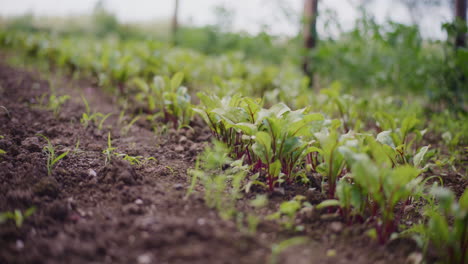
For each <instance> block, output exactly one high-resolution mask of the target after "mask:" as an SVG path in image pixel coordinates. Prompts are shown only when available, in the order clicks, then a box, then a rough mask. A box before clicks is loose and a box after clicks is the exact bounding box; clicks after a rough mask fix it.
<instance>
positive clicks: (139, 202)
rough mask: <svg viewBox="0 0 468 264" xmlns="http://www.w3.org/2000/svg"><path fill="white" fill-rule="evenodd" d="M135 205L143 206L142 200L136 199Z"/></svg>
mask: <svg viewBox="0 0 468 264" xmlns="http://www.w3.org/2000/svg"><path fill="white" fill-rule="evenodd" d="M135 204H136V205H142V204H143V200H141V199H136V200H135Z"/></svg>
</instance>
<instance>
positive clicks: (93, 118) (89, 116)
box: [80, 96, 112, 130]
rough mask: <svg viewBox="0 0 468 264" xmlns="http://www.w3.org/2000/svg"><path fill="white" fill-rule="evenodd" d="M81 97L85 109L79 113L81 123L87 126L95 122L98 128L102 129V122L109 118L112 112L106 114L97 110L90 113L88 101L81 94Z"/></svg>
mask: <svg viewBox="0 0 468 264" xmlns="http://www.w3.org/2000/svg"><path fill="white" fill-rule="evenodd" d="M81 98H82V100H83V103H84V105H85V109H86V111H85V112H84V113H83V114H82V115H81V119H80V122H81V124H82V125H83V126H84V127H85V128H87V127H88V126H89V125H90V124H96V123H97V128H98V130H102V127H103V125H104V122H105V121H106V120H107V118H109V117H110V116H111V115H112V113H108V114H107V115H104V114H102V113H99V112H95V113H91V108H90V107H89V103H88V101H87V100H86V98H85V97H84V96H81ZM99 119H100V120H99Z"/></svg>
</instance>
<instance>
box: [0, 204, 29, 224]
mask: <svg viewBox="0 0 468 264" xmlns="http://www.w3.org/2000/svg"><path fill="white" fill-rule="evenodd" d="M35 211H36V208H35V207H31V208H29V209H28V210H26V211H25V212H24V213H23V212H21V211H20V210H18V209H15V210H14V211H12V212H4V213H0V224H3V223H5V222H6V221H8V220H13V221H14V222H15V224H16V227H18V228H20V227H21V226H22V225H23V223H24V220H26V218H28V217H30V216H31V215H32V214H33V213H34V212H35Z"/></svg>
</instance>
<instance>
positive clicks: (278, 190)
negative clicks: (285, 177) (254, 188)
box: [273, 187, 285, 196]
mask: <svg viewBox="0 0 468 264" xmlns="http://www.w3.org/2000/svg"><path fill="white" fill-rule="evenodd" d="M284 193H285V192H284V188H281V187H278V188H275V189H274V190H273V194H274V195H279V196H283V195H284Z"/></svg>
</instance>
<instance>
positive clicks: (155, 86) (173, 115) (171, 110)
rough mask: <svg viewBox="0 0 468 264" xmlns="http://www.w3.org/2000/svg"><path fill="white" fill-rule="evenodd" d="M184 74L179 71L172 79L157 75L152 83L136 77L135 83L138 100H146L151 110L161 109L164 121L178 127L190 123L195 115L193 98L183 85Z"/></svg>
mask: <svg viewBox="0 0 468 264" xmlns="http://www.w3.org/2000/svg"><path fill="white" fill-rule="evenodd" d="M183 79H184V74H183V73H181V72H178V73H176V74H174V76H172V78H171V79H169V78H167V77H161V76H156V77H154V78H153V82H152V83H151V84H149V85H148V84H147V83H146V82H145V81H144V80H142V79H140V78H136V79H135V80H134V82H133V83H134V84H135V85H136V86H137V88H138V89H139V93H138V94H137V95H136V97H135V98H136V99H137V100H138V101H142V102H146V105H147V108H148V110H149V111H150V112H154V111H155V110H157V109H158V110H159V111H161V112H162V113H163V117H164V121H165V122H166V123H172V124H173V126H174V128H176V129H178V128H181V127H186V126H188V125H189V123H190V120H191V119H192V116H193V111H192V104H191V102H190V100H191V98H190V95H189V93H188V90H187V88H186V87H184V86H181V84H182V81H183Z"/></svg>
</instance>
